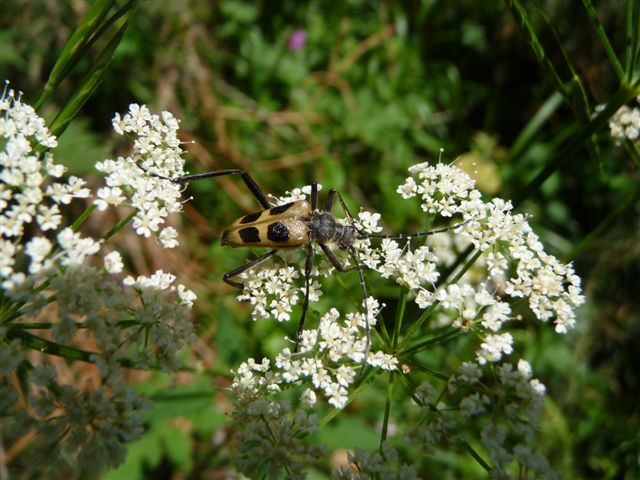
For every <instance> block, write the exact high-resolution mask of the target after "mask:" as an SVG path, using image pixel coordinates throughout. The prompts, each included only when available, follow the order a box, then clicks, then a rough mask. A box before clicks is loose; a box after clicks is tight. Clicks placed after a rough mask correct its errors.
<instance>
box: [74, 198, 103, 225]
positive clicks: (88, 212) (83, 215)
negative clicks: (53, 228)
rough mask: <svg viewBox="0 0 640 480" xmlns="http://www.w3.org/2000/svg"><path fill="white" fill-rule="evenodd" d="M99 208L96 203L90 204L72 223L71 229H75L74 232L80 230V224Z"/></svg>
mask: <svg viewBox="0 0 640 480" xmlns="http://www.w3.org/2000/svg"><path fill="white" fill-rule="evenodd" d="M96 208H98V207H97V206H96V205H95V204H93V203H92V204H91V205H89V206H88V207H87V208H86V209H85V210H84V212H82V213H81V214H80V216H79V217H78V218H77V219H76V221H75V222H73V223H72V224H71V230H73V231H74V232H77V231H78V228H80V225H82V223H83V222H84V221H85V220H86V219H87V218H88V217H89V215H91V214H92V213H93V211H94V210H95V209H96Z"/></svg>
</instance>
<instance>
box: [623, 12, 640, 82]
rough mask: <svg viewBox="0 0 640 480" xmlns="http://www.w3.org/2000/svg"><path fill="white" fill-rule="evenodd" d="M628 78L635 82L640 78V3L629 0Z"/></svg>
mask: <svg viewBox="0 0 640 480" xmlns="http://www.w3.org/2000/svg"><path fill="white" fill-rule="evenodd" d="M626 40H627V42H626V45H627V51H626V70H627V72H626V78H627V80H628V81H629V83H631V84H633V83H635V82H636V81H637V80H638V78H640V65H639V62H640V4H639V3H638V1H637V0H627V31H626Z"/></svg>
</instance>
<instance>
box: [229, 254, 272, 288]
mask: <svg viewBox="0 0 640 480" xmlns="http://www.w3.org/2000/svg"><path fill="white" fill-rule="evenodd" d="M277 251H278V250H277V249H276V250H271V251H269V252H267V253H265V254H262V255H260V256H259V257H258V258H255V259H253V260H251V261H250V262H247V263H245V264H244V265H242V266H240V267H238V268H234V269H233V270H231V271H230V272H227V273H225V274H224V276H223V277H222V279H223V280H224V281H225V282H227V283H228V284H229V285H231V286H232V287H236V288H239V289H241V290H242V289H243V288H244V285H243V284H242V283H241V282H236V281H235V280H231V278H233V277H237V276H238V275H240V274H241V273H242V272H246V271H247V270H249V269H251V268H253V267H255V266H256V265H259V264H261V263H262V262H264V261H265V260H266V259H268V258H271V257H272V256H273V255H274V254H275V253H276V252H277Z"/></svg>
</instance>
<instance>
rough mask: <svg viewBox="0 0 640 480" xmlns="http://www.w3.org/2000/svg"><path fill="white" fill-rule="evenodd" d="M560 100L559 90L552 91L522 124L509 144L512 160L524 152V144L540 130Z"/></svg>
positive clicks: (559, 103) (560, 102)
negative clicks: (526, 121)
mask: <svg viewBox="0 0 640 480" xmlns="http://www.w3.org/2000/svg"><path fill="white" fill-rule="evenodd" d="M562 100H563V99H562V95H561V94H560V92H553V93H552V94H551V95H550V96H549V98H547V100H546V101H545V102H544V103H543V104H542V106H541V107H540V108H539V109H538V111H537V112H536V113H535V115H534V116H533V117H531V120H529V122H528V123H527V124H526V125H525V126H524V128H523V129H522V131H521V132H520V134H519V135H518V138H516V140H515V141H514V142H513V145H512V146H511V152H510V157H511V159H512V160H513V159H515V158H517V157H519V156H520V155H521V154H522V153H523V152H524V150H525V148H526V146H527V145H528V144H529V143H530V142H531V140H532V139H533V136H534V135H535V134H536V133H537V132H538V131H539V130H540V128H541V127H542V125H544V122H546V121H547V120H548V119H549V117H551V115H552V114H553V113H554V112H555V111H556V110H557V109H558V107H559V106H560V105H561V104H562Z"/></svg>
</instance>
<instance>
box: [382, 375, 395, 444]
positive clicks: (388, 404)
mask: <svg viewBox="0 0 640 480" xmlns="http://www.w3.org/2000/svg"><path fill="white" fill-rule="evenodd" d="M395 378H396V374H395V372H391V373H390V374H389V383H388V384H387V398H386V400H385V402H384V418H383V419H382V432H380V447H379V449H380V452H382V444H383V443H384V441H385V440H386V439H387V432H388V429H389V413H390V412H391V399H392V397H393V383H394V380H395Z"/></svg>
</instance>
